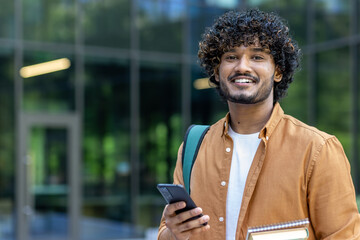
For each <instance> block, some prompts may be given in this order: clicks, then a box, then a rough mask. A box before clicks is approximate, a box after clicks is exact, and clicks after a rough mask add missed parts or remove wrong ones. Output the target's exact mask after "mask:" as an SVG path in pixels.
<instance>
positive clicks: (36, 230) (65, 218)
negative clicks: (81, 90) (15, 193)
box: [26, 127, 69, 240]
mask: <svg viewBox="0 0 360 240" xmlns="http://www.w3.org/2000/svg"><path fill="white" fill-rule="evenodd" d="M28 140H29V141H28V143H29V151H28V161H29V164H28V165H27V166H28V169H27V173H28V183H29V185H28V187H29V189H28V194H29V196H28V197H27V206H26V210H27V211H28V212H27V214H28V219H29V221H30V222H29V226H30V236H31V237H30V239H36V240H47V239H51V238H56V239H59V240H66V239H68V237H69V229H68V223H69V215H68V207H69V206H68V194H69V191H68V182H69V181H68V177H69V174H68V171H67V169H68V168H67V164H68V159H67V156H68V155H67V132H66V130H65V129H50V128H44V127H33V128H32V129H31V131H30V136H29V139H28Z"/></svg>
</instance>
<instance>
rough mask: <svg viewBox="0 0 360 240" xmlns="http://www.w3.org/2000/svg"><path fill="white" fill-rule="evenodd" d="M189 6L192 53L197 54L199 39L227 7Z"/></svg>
mask: <svg viewBox="0 0 360 240" xmlns="http://www.w3.org/2000/svg"><path fill="white" fill-rule="evenodd" d="M189 8H190V11H189V18H190V19H189V21H190V36H189V39H190V43H191V54H193V55H197V52H198V50H199V41H200V39H201V35H202V34H203V33H204V31H205V28H206V27H210V26H211V25H213V23H214V19H215V18H217V17H218V16H220V15H221V14H223V13H224V12H225V9H220V8H212V7H198V6H196V5H190V7H189Z"/></svg>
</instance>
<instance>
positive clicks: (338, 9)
mask: <svg viewBox="0 0 360 240" xmlns="http://www.w3.org/2000/svg"><path fill="white" fill-rule="evenodd" d="M349 2H350V1H344V0H333V1H327V0H316V1H315V13H316V15H315V29H314V32H315V39H316V41H317V42H323V41H328V40H333V39H337V38H342V37H346V36H348V35H349V33H350V32H349V31H350V27H349V26H350V17H349V14H350V11H349V9H350V5H349Z"/></svg>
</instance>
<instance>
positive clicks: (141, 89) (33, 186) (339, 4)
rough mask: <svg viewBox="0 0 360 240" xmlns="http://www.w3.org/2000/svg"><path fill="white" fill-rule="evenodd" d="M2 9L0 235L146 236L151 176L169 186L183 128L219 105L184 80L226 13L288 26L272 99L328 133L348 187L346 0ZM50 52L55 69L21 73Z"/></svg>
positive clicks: (117, 1)
mask: <svg viewBox="0 0 360 240" xmlns="http://www.w3.org/2000/svg"><path fill="white" fill-rule="evenodd" d="M0 6H1V7H0V69H1V71H0V86H1V87H0V91H1V94H0V239H3V240H15V239H16V240H42V239H44V240H45V239H46V240H48V239H56V240H65V239H66V240H68V239H71V240H78V239H81V240H105V239H154V238H155V237H154V234H155V232H156V228H157V226H158V224H159V221H160V217H161V214H162V210H163V207H164V204H165V202H164V200H163V199H162V198H161V195H160V194H159V193H158V192H157V190H156V184H157V183H160V182H162V183H165V182H172V172H173V169H174V165H175V161H176V156H177V150H178V147H179V145H180V144H181V141H182V139H183V135H184V132H185V130H186V128H187V127H188V126H189V125H190V124H192V123H194V124H211V123H214V122H215V121H216V120H217V119H219V118H220V117H222V116H224V115H225V114H226V112H227V106H226V104H225V103H223V102H222V101H221V100H220V98H219V97H218V96H217V93H216V92H215V91H214V90H213V89H201V90H200V89H198V88H196V87H195V85H194V82H195V81H196V80H197V79H200V78H204V74H203V72H202V70H201V69H200V68H199V66H198V63H197V57H196V55H197V49H198V41H199V39H200V36H201V34H202V32H203V31H204V28H205V27H206V26H210V25H211V24H212V23H213V20H214V18H215V17H217V16H219V15H221V14H222V13H224V12H226V11H228V10H232V9H245V8H253V7H257V8H259V9H261V10H265V11H275V12H277V13H279V14H280V16H282V17H283V18H285V19H286V20H287V21H288V23H289V25H290V29H291V30H292V33H293V36H294V38H295V39H296V40H297V41H298V42H299V44H300V47H301V48H302V50H303V54H304V56H303V60H302V70H301V71H300V72H299V73H297V75H296V77H295V81H294V83H292V84H291V86H290V88H289V93H288V96H287V97H286V98H285V99H284V100H282V102H281V105H282V107H283V108H284V110H285V112H286V113H288V114H291V115H293V116H295V117H297V118H299V119H300V120H302V121H304V122H306V123H309V124H311V125H314V126H316V127H318V128H319V129H321V130H324V131H326V132H329V133H331V134H334V135H336V136H337V137H338V138H339V140H340V141H341V143H342V144H343V146H344V149H345V152H346V154H347V156H348V158H349V161H350V163H351V166H352V176H353V180H354V184H355V187H356V189H357V194H358V195H359V194H360V155H359V150H358V149H360V142H359V140H360V136H359V126H360V120H359V102H360V96H359V81H360V76H359V75H360V61H359V56H360V24H359V22H360V19H359V13H360V3H359V1H358V0H331V1H329V0H191V1H190V0H53V1H48V0H13V1H9V0H0ZM53 60H64V61H65V66H63V70H61V71H56V72H51V73H47V74H42V75H33V76H28V75H26V74H24V71H25V69H24V67H28V66H32V67H34V65H35V64H39V63H45V62H46V63H49V62H51V61H53ZM35 66H37V65H35ZM154 229H155V230H154Z"/></svg>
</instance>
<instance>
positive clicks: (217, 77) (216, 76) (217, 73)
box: [214, 69, 220, 82]
mask: <svg viewBox="0 0 360 240" xmlns="http://www.w3.org/2000/svg"><path fill="white" fill-rule="evenodd" d="M214 77H215V81H217V82H220V79H219V71H218V69H215V70H214Z"/></svg>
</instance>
